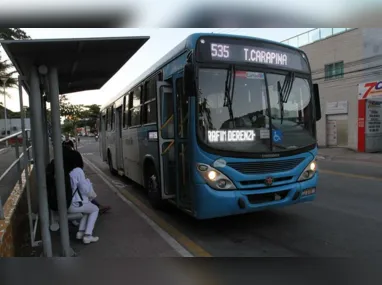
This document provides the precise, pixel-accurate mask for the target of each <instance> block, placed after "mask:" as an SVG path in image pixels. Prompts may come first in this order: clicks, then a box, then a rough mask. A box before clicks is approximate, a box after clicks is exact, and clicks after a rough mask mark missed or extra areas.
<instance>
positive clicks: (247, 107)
mask: <svg viewBox="0 0 382 285" xmlns="http://www.w3.org/2000/svg"><path fill="white" fill-rule="evenodd" d="M311 101H312V96H311V90H310V85H309V81H308V80H307V79H305V78H300V77H297V76H296V77H293V78H292V79H291V78H290V77H289V78H288V76H287V75H281V74H276V73H262V72H253V71H245V70H235V69H233V68H230V69H200V70H199V92H198V117H199V118H198V136H199V138H200V139H201V140H202V142H203V143H205V144H207V145H208V146H209V147H212V148H215V149H219V150H225V151H234V152H249V153H262V152H271V151H272V152H280V151H287V150H292V149H298V148H302V147H305V146H308V145H312V144H314V143H315V142H316V139H315V134H314V122H313V116H312V112H313V106H312V102H311ZM270 124H271V125H270Z"/></svg>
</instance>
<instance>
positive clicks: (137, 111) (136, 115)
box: [131, 86, 141, 126]
mask: <svg viewBox="0 0 382 285" xmlns="http://www.w3.org/2000/svg"><path fill="white" fill-rule="evenodd" d="M132 97H133V108H132V109H131V125H132V126H138V125H140V124H141V86H139V87H138V88H137V89H135V90H134V92H133V95H132Z"/></svg>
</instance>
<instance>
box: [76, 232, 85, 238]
mask: <svg viewBox="0 0 382 285" xmlns="http://www.w3.org/2000/svg"><path fill="white" fill-rule="evenodd" d="M84 234H85V233H84V232H77V235H76V238H77V239H83V238H84Z"/></svg>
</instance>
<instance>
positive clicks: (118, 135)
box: [115, 106, 123, 170]
mask: <svg viewBox="0 0 382 285" xmlns="http://www.w3.org/2000/svg"><path fill="white" fill-rule="evenodd" d="M122 116H123V110H122V106H121V107H118V108H117V110H116V116H115V127H116V129H115V151H116V164H117V170H123V150H122Z"/></svg>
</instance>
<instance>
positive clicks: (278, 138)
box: [272, 130, 283, 143]
mask: <svg viewBox="0 0 382 285" xmlns="http://www.w3.org/2000/svg"><path fill="white" fill-rule="evenodd" d="M272 139H273V142H274V143H281V142H282V140H283V134H282V132H281V131H280V130H273V134H272Z"/></svg>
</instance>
